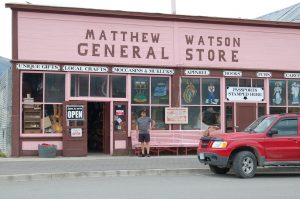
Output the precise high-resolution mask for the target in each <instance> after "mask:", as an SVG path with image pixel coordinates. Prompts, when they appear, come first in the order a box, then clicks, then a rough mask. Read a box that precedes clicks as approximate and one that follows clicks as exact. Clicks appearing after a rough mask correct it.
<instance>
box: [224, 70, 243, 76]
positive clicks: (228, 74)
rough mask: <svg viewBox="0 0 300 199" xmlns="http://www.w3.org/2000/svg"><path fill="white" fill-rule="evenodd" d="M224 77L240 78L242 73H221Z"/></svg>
mask: <svg viewBox="0 0 300 199" xmlns="http://www.w3.org/2000/svg"><path fill="white" fill-rule="evenodd" d="M223 75H224V76H225V77H242V75H243V73H242V72H241V71H223Z"/></svg>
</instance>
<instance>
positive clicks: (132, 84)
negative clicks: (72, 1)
mask: <svg viewBox="0 0 300 199" xmlns="http://www.w3.org/2000/svg"><path fill="white" fill-rule="evenodd" d="M6 6H7V7H8V8H11V10H12V13H13V15H12V16H13V18H12V21H13V25H12V34H13V35H12V36H13V41H12V42H13V52H12V53H13V56H12V57H13V59H12V63H13V66H12V68H13V69H12V70H13V71H12V73H13V74H12V78H13V86H12V89H13V92H12V93H13V97H12V99H13V101H12V155H13V156H25V155H36V154H37V148H38V145H39V144H42V143H49V144H55V145H57V147H58V149H59V151H60V153H61V154H62V155H65V156H84V155H87V154H88V153H89V152H98V153H105V154H111V155H121V154H122V155H128V154H129V152H130V149H131V148H132V146H131V143H132V136H133V135H134V133H135V129H136V126H135V120H136V119H137V117H138V116H139V112H140V111H141V110H143V109H146V110H147V114H148V115H149V116H150V117H151V118H152V119H154V120H155V121H156V127H155V129H153V130H152V132H151V133H152V135H153V136H155V134H156V133H160V134H162V133H165V134H166V135H168V136H173V135H174V134H175V133H176V134H181V135H185V134H187V133H189V134H195V135H196V136H195V137H196V138H195V139H196V142H197V141H198V139H199V137H200V136H201V135H202V134H203V132H204V131H205V130H206V129H207V127H208V126H210V125H213V126H219V127H220V131H222V132H235V131H239V130H242V129H243V128H245V127H246V126H247V125H248V124H249V123H250V122H251V121H253V120H254V119H256V118H258V117H259V116H261V115H264V114H269V113H286V112H300V110H299V109H300V107H299V88H300V67H299V66H300V59H299V52H300V24H299V23H288V22H267V21H260V20H243V19H226V18H211V17H198V16H181V15H169V14H152V13H139V12H123V11H108V10H94V9H79V8H65V7H50V6H38V5H23V4H6ZM208 112H210V113H211V114H210V116H209V117H206V116H205V115H206V113H208ZM185 114H187V115H185ZM179 116H180V117H179Z"/></svg>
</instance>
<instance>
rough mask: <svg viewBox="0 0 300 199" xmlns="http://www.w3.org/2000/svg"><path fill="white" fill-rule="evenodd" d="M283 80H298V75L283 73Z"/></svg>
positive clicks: (299, 76) (299, 74) (299, 75)
mask: <svg viewBox="0 0 300 199" xmlns="http://www.w3.org/2000/svg"><path fill="white" fill-rule="evenodd" d="M284 78H289V79H298V78H300V73H284Z"/></svg>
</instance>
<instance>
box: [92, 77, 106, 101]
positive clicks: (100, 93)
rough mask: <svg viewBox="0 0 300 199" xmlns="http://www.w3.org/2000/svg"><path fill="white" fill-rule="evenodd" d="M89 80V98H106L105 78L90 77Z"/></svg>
mask: <svg viewBox="0 0 300 199" xmlns="http://www.w3.org/2000/svg"><path fill="white" fill-rule="evenodd" d="M90 78H91V79H90V89H91V92H90V94H91V96H95V97H107V76H96V75H91V77H90Z"/></svg>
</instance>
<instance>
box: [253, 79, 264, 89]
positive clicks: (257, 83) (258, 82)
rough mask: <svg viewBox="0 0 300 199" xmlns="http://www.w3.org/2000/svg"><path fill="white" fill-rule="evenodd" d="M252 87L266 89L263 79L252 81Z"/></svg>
mask: <svg viewBox="0 0 300 199" xmlns="http://www.w3.org/2000/svg"><path fill="white" fill-rule="evenodd" d="M252 87H262V88H263V87H264V80H263V79H252Z"/></svg>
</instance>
